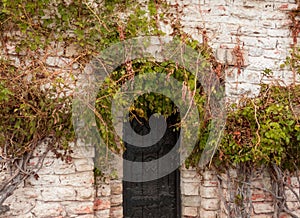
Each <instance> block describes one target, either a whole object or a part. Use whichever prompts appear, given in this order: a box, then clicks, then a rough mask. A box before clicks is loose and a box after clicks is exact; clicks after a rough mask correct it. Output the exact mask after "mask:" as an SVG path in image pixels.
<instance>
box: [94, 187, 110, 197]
mask: <svg viewBox="0 0 300 218" xmlns="http://www.w3.org/2000/svg"><path fill="white" fill-rule="evenodd" d="M110 194H111V188H110V185H109V184H100V185H98V188H97V196H98V197H101V196H110Z"/></svg>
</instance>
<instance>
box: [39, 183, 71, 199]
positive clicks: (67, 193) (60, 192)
mask: <svg viewBox="0 0 300 218" xmlns="http://www.w3.org/2000/svg"><path fill="white" fill-rule="evenodd" d="M41 191H42V195H41V196H42V199H41V200H44V201H68V200H71V201H72V200H76V192H75V189H74V188H73V187H66V186H59V187H55V188H53V187H47V188H46V187H45V188H43V189H42V190H41Z"/></svg>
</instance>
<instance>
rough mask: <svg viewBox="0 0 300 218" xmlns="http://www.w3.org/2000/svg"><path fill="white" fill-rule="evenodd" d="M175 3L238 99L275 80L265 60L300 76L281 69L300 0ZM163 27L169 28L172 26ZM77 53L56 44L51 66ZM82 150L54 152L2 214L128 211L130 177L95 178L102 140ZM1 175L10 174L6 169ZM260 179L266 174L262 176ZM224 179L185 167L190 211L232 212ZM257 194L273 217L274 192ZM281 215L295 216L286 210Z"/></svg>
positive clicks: (186, 213)
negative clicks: (60, 156) (125, 183)
mask: <svg viewBox="0 0 300 218" xmlns="http://www.w3.org/2000/svg"><path fill="white" fill-rule="evenodd" d="M171 3H172V4H176V3H177V4H179V5H180V8H182V11H183V15H182V16H181V17H180V19H181V22H182V24H183V26H184V30H185V31H186V32H187V33H189V34H191V35H192V36H193V37H194V38H195V39H197V40H199V41H200V42H202V41H203V39H204V38H205V37H204V36H206V37H207V40H208V43H209V45H210V46H211V47H212V48H213V51H214V53H215V56H216V57H217V59H218V60H219V61H220V62H222V63H224V64H227V65H228V68H227V70H226V72H225V73H226V77H225V80H226V94H227V96H228V97H229V98H230V99H236V98H239V97H240V96H241V95H244V94H247V95H250V96H253V95H257V94H258V93H259V91H260V88H259V83H260V82H261V81H265V82H271V81H272V79H269V78H263V76H262V71H263V70H264V69H265V68H269V69H271V70H272V71H273V72H274V74H275V78H279V79H282V81H283V82H284V83H286V84H290V83H291V82H293V75H292V73H291V72H290V71H289V70H288V69H284V70H281V69H280V68H279V65H280V64H281V63H282V62H283V61H284V59H285V57H286V56H287V55H288V54H289V49H290V44H291V43H292V38H291V33H290V31H289V28H288V26H289V25H290V20H289V19H288V15H287V12H288V10H290V9H292V8H296V7H297V5H296V3H295V1H294V0H247V1H246V0H183V1H179V0H171ZM163 29H165V30H168V27H164V28H163ZM238 44H239V45H240V47H241V49H242V51H243V54H244V64H243V66H242V68H241V73H240V74H238V70H237V68H236V67H235V66H234V65H235V64H236V63H235V57H234V55H233V54H232V50H233V49H234V48H235V47H236V46H237V45H238ZM7 52H8V53H9V55H10V58H11V59H12V60H15V62H16V64H20V60H19V57H18V56H16V54H15V52H14V44H13V43H9V44H7ZM75 54H76V48H75V47H74V46H68V47H66V46H65V45H64V44H63V43H62V44H57V45H53V51H52V53H51V54H50V55H48V57H47V60H46V63H47V65H48V67H49V68H50V69H56V68H59V69H62V68H63V70H75V71H78V70H79V69H78V67H79V66H78V64H76V63H71V62H70V58H71V57H72V56H74V55H75ZM23 55H24V56H23V57H26V54H23ZM298 82H299V80H298ZM82 148H84V149H82ZM74 152H75V153H74V154H73V161H72V163H71V164H66V163H64V162H62V161H60V160H57V159H55V158H53V157H52V156H51V154H50V155H49V156H48V157H47V158H46V160H45V164H44V167H43V168H42V169H41V171H40V173H39V175H40V178H39V179H38V180H35V179H34V178H31V179H29V180H28V181H26V182H25V184H22V185H21V186H20V187H19V189H18V190H17V191H16V192H15V193H14V194H13V195H12V196H11V197H10V198H9V199H8V200H7V202H6V203H7V204H8V205H10V206H11V211H9V212H8V213H7V214H5V215H3V216H1V217H3V218H4V217H5V218H6V217H20V218H26V217H28V218H29V217H57V218H58V217H81V218H91V217H101V218H105V217H122V182H121V181H120V180H111V181H100V180H98V181H97V185H95V181H94V175H93V168H94V163H93V157H94V156H95V154H94V148H93V147H89V146H86V145H81V148H80V145H79V148H78V147H75V148H74ZM31 161H34V159H33V160H31ZM0 176H4V175H3V174H1V173H0ZM295 181H296V179H295V178H291V184H292V186H293V188H295V190H298V188H299V187H298V186H299V185H298V183H297V182H295ZM257 183H258V185H259V184H260V183H265V181H264V179H261V180H258V181H257ZM219 185H220V184H219V182H218V180H217V177H216V175H215V174H214V173H213V172H212V171H207V172H204V174H202V175H199V174H197V173H196V170H194V169H188V170H187V169H184V168H182V170H181V195H182V217H204V218H213V217H228V215H226V213H225V210H224V205H223V204H222V201H221V197H220V193H219V192H220V191H219V190H220V189H219ZM224 189H226V187H224ZM287 196H288V199H287V200H288V202H287V204H288V205H289V206H290V209H292V210H295V212H296V214H298V216H299V217H300V210H299V207H300V205H299V203H297V202H296V199H295V198H294V196H293V195H292V194H291V193H289V191H287ZM252 201H253V204H254V210H253V214H252V217H255V218H259V217H260V218H262V217H264V218H267V217H272V212H273V210H274V206H273V205H272V202H271V200H270V196H268V194H267V193H264V192H263V191H259V190H254V191H253V193H252ZM281 217H282V218H283V217H288V216H287V215H285V214H282V215H281Z"/></svg>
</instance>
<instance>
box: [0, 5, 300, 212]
mask: <svg viewBox="0 0 300 218" xmlns="http://www.w3.org/2000/svg"><path fill="white" fill-rule="evenodd" d="M174 7H175V10H170V6H169V5H168V4H167V3H166V2H165V1H152V0H150V1H148V2H145V3H138V2H136V1H116V0H114V1H93V2H90V1H79V0H73V1H62V0H58V1H52V0H40V1H34V0H27V1H22V0H16V1H8V0H2V1H1V2H0V22H1V25H0V31H1V34H0V40H1V46H2V48H3V49H2V50H3V54H1V55H3V58H2V59H1V61H0V108H1V114H0V121H1V122H0V123H1V124H0V157H1V159H0V161H1V167H2V169H5V170H7V169H11V170H13V173H11V175H13V176H11V177H9V178H8V179H7V180H6V181H4V182H3V183H1V186H0V196H1V198H0V213H1V212H4V211H6V210H7V208H6V207H5V206H3V203H4V201H5V200H6V199H7V197H8V196H9V195H11V194H12V192H13V191H14V190H15V189H16V187H17V186H18V184H20V183H21V182H22V181H24V179H26V178H27V177H29V176H32V175H33V176H35V177H36V178H38V169H39V168H40V167H41V166H42V162H43V161H42V160H43V157H44V156H45V155H46V153H45V154H43V155H41V159H40V161H39V162H38V164H37V165H36V166H35V167H33V168H32V167H31V168H29V167H28V166H27V163H28V160H29V159H30V158H32V157H33V151H34V149H35V148H36V147H37V145H38V144H40V143H42V142H44V143H46V144H47V149H46V152H47V151H49V150H51V151H53V152H54V153H55V154H56V155H57V157H58V158H62V159H63V160H65V161H70V154H71V152H72V151H71V149H70V148H69V147H68V141H70V140H73V139H74V135H73V134H74V133H73V131H72V125H71V97H72V91H70V90H71V88H70V84H72V83H74V82H76V72H75V73H74V72H71V73H67V74H66V72H63V71H61V72H57V71H59V70H58V68H55V67H53V68H52V69H51V67H50V66H49V65H47V63H46V60H47V57H48V56H51V55H50V54H49V53H48V51H50V50H52V49H53V44H52V43H53V42H61V43H62V44H63V49H65V48H66V47H68V46H70V45H75V46H76V49H77V50H76V57H72V58H73V59H72V60H71V61H70V62H68V63H67V67H68V69H69V68H72V67H73V65H72V64H73V63H78V64H79V66H80V67H81V68H80V69H82V68H83V66H84V65H85V64H86V63H87V62H88V61H89V60H90V58H91V57H93V56H95V55H97V54H98V53H99V51H101V50H103V49H104V48H107V47H108V46H109V45H111V44H113V43H116V42H120V41H123V40H125V39H128V38H131V37H135V36H141V35H156V36H157V35H158V36H159V35H163V34H164V33H163V32H162V31H161V30H160V27H159V25H160V23H161V22H162V23H168V22H169V23H170V26H171V27H172V30H173V32H172V33H171V35H172V36H174V37H177V38H179V39H180V40H181V41H183V42H185V43H186V44H188V45H189V46H191V47H192V48H194V49H195V50H197V51H198V52H199V53H200V54H201V55H202V56H203V57H204V59H205V60H207V62H209V63H210V64H211V69H212V72H213V73H215V74H216V75H217V76H218V77H219V79H220V80H222V79H223V78H222V72H223V70H224V66H223V65H221V64H220V63H218V62H217V60H216V59H215V58H214V56H213V52H212V49H211V48H210V47H209V46H208V43H207V38H206V39H205V40H203V41H204V42H203V43H202V44H200V43H198V42H197V41H195V40H192V39H191V37H190V36H189V35H188V34H186V33H184V32H183V31H182V29H183V28H182V25H181V24H180V19H179V18H180V11H179V9H178V8H179V7H178V4H177V5H175V6H174ZM173 11H175V12H173ZM298 11H299V9H297V10H294V11H292V12H291V15H290V16H291V19H292V20H293V22H294V23H295V25H294V26H293V27H292V29H291V30H292V33H293V34H292V35H293V40H294V42H296V40H297V36H298V33H299V22H298V21H297V20H296V16H298ZM9 33H10V34H9ZM11 42H13V47H14V49H13V52H11V51H9V50H10V49H9V48H7V45H8V44H9V43H11ZM294 44H296V43H294ZM240 49H241V48H240V47H238V49H235V52H238V53H240ZM65 55H66V54H65V53H64V52H63V53H62V54H61V56H65ZM9 57H10V58H11V59H12V60H10V59H9ZM16 59H17V60H19V62H20V63H18V62H17V61H16ZM240 59H241V61H240V62H239V63H237V66H236V67H237V68H240V67H241V65H243V63H242V62H243V58H242V57H241V56H240ZM299 60H300V55H299V49H296V48H295V47H293V51H292V54H291V56H290V57H288V58H287V59H286V61H285V63H283V65H282V67H289V68H290V69H291V70H292V71H293V72H296V73H299V72H300V70H299ZM49 69H50V70H49ZM72 69H73V68H72ZM70 71H72V70H70ZM151 72H159V73H162V74H164V75H165V76H166V78H167V77H168V76H173V77H174V78H176V79H177V80H178V81H181V82H183V83H185V84H187V86H188V90H183V92H182V96H183V95H191V93H192V92H195V93H196V94H195V95H194V96H193V97H194V102H195V103H196V104H197V107H198V110H199V113H200V115H201V116H202V117H204V119H203V120H202V121H201V123H199V125H200V130H201V132H199V140H198V144H197V145H195V148H194V151H193V153H192V155H191V156H190V157H189V159H188V160H187V161H186V165H187V166H190V165H191V166H197V163H198V161H199V158H200V155H201V153H202V151H203V148H204V146H205V143H206V140H207V138H208V135H209V131H210V128H211V116H210V114H209V111H208V110H207V108H208V100H207V97H208V96H206V93H205V92H204V91H203V89H202V87H201V84H196V86H195V83H194V81H195V78H194V77H193V76H192V75H191V73H190V72H188V71H187V70H186V69H185V68H183V67H182V66H178V65H177V64H176V63H172V62H163V63H157V62H154V61H151V60H144V59H143V60H134V61H130V62H127V63H126V64H125V65H123V66H119V68H117V69H116V70H115V71H114V72H113V73H112V74H111V75H112V76H111V77H110V78H107V79H106V80H105V82H104V83H103V86H102V87H100V89H99V93H98V95H97V100H96V105H95V106H96V111H97V114H96V117H97V124H98V128H99V131H100V133H101V135H102V137H103V138H104V139H107V140H106V143H107V144H108V147H110V149H113V150H114V151H117V152H120V151H121V150H122V149H124V148H123V147H122V146H119V145H118V144H117V143H116V142H118V141H120V139H118V138H116V134H115V132H114V129H113V125H112V122H111V113H110V111H111V110H110V107H111V99H112V97H113V96H114V94H115V93H116V92H117V90H118V88H119V87H120V86H121V85H122V84H124V83H125V82H126V81H128V80H130V79H132V78H133V77H134V76H135V75H137V74H145V73H151ZM268 73H271V72H268ZM67 78H71V81H67ZM70 93H71V94H70ZM182 96H181V97H182ZM179 97H180V96H179ZM153 99H155V100H154V101H153ZM168 101H169V100H168V99H167V98H166V97H164V96H155V95H154V93H148V94H146V95H144V96H143V97H141V98H139V99H137V100H136V101H135V104H134V105H132V107H131V108H130V112H132V115H136V114H138V115H139V116H140V117H144V118H146V119H148V118H149V116H150V115H151V114H149V111H147V109H149V108H150V109H151V110H152V109H153V110H152V112H153V111H155V112H159V113H161V114H163V115H164V116H165V117H167V116H170V115H172V114H174V113H176V108H175V107H174V104H173V103H172V102H169V103H167V104H163V105H162V104H161V102H168ZM299 105H300V88H299V86H296V85H295V84H293V86H291V87H276V86H267V85H265V86H262V90H261V94H260V95H259V96H258V97H257V98H254V99H242V100H241V101H240V103H239V104H236V105H231V106H230V107H229V108H228V117H227V123H226V126H225V133H224V135H223V140H222V143H221V145H220V147H219V149H218V151H217V153H216V155H215V157H214V160H213V166H214V167H215V169H216V171H219V172H223V170H224V166H225V167H229V166H230V167H236V168H237V169H238V170H239V172H240V173H241V174H243V175H245V176H244V178H242V179H241V180H237V179H236V182H237V183H238V189H237V191H236V192H235V198H234V199H233V200H232V201H233V202H234V203H235V205H237V207H235V208H233V209H232V208H231V205H228V210H229V211H230V213H229V214H231V216H232V217H234V216H236V217H238V216H240V215H241V216H242V217H246V216H247V213H248V214H249V211H250V209H251V206H249V205H246V204H245V201H246V199H247V196H245V192H248V193H249V189H250V187H251V178H252V177H251V176H252V175H253V171H254V170H251V168H252V167H253V166H255V167H257V168H259V167H268V170H269V171H270V174H271V175H272V178H273V181H274V190H275V191H274V192H272V193H273V195H274V199H275V201H274V202H275V204H276V205H277V208H278V211H285V212H288V213H289V214H292V213H291V212H289V211H288V208H287V206H286V202H284V200H283V199H284V198H281V197H282V195H284V194H283V193H284V191H283V189H284V188H285V187H288V183H287V182H286V180H285V179H286V177H287V174H288V173H287V172H297V171H298V168H299V165H300V162H299V157H300V151H299V145H300V124H299V117H300V115H299V114H300V108H299ZM152 112H151V113H152ZM287 170H288V171H287ZM219 175H221V173H220V174H219ZM229 180H230V179H229ZM219 181H220V183H222V182H224V179H223V178H222V177H220V176H219ZM241 184H243V185H245V186H241ZM298 198H299V196H298ZM248 199H249V196H248ZM237 208H238V209H237Z"/></svg>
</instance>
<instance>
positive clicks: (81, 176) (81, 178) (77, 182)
mask: <svg viewBox="0 0 300 218" xmlns="http://www.w3.org/2000/svg"><path fill="white" fill-rule="evenodd" d="M59 178H60V181H61V184H62V185H69V186H79V187H81V186H85V187H91V186H92V185H93V184H94V174H93V172H92V171H90V172H77V173H73V174H68V175H60V177H59Z"/></svg>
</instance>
